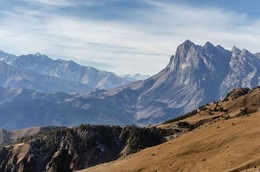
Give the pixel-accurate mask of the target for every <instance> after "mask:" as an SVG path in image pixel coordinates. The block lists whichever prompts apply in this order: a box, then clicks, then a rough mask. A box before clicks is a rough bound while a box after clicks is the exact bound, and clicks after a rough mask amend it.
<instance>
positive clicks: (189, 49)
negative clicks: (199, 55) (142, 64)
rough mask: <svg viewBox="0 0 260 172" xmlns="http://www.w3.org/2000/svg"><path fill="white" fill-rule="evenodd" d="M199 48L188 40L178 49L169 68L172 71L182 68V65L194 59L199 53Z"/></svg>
mask: <svg viewBox="0 0 260 172" xmlns="http://www.w3.org/2000/svg"><path fill="white" fill-rule="evenodd" d="M197 48H198V46H197V45H195V44H194V43H193V42H191V41H190V40H186V41H185V42H183V43H182V44H181V45H179V46H178V47H177V50H176V53H175V56H172V57H171V60H170V64H169V65H168V67H170V69H177V68H179V67H181V66H180V64H183V63H186V62H188V61H190V58H193V57H194V55H195V54H196V52H197ZM181 68H182V67H181Z"/></svg>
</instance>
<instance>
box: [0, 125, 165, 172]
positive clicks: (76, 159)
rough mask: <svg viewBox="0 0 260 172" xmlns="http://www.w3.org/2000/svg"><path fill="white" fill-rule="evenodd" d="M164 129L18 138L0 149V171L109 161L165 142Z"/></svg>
mask: <svg viewBox="0 0 260 172" xmlns="http://www.w3.org/2000/svg"><path fill="white" fill-rule="evenodd" d="M165 133H166V131H165V130H163V129H156V128H136V127H130V126H128V127H125V128H121V127H119V126H115V127H109V126H91V125H81V126H79V127H75V128H72V129H69V128H67V129H57V130H54V131H51V132H43V133H39V134H37V135H34V136H31V137H27V138H23V139H20V141H19V142H18V143H17V144H14V145H10V146H5V147H3V148H1V150H0V171H2V172H9V171H26V172H35V171H38V172H43V171H47V172H57V171H62V172H66V171H73V170H79V169H84V168H87V167H90V166H93V165H97V164H99V163H103V162H107V161H112V160H115V159H117V158H119V157H120V156H122V155H128V154H131V153H133V152H137V151H139V150H141V149H144V148H146V147H149V146H154V145H157V144H160V143H162V142H163V141H164V134H165Z"/></svg>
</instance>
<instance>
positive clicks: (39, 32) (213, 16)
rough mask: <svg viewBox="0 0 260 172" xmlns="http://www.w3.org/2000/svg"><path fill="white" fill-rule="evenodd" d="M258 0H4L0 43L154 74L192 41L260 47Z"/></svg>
mask: <svg viewBox="0 0 260 172" xmlns="http://www.w3.org/2000/svg"><path fill="white" fill-rule="evenodd" d="M259 7H260V2H259V0H250V1H245V0H211V1H209V0H196V1H195V0H0V49H1V50H3V51H6V52H9V53H14V54H16V55H20V54H28V53H36V52H40V53H42V54H46V55H48V56H50V57H52V58H62V59H67V60H74V61H76V62H79V63H80V64H83V65H91V66H94V67H97V68H99V69H104V70H108V71H112V72H116V73H118V74H127V73H132V74H134V73H137V72H138V73H142V74H150V75H152V74H155V73H157V72H159V71H160V70H161V69H163V68H164V67H165V66H166V65H167V63H168V62H169V59H170V56H171V55H172V54H174V53H175V50H176V47H177V46H178V45H179V44H180V43H182V42H183V41H185V40H186V39H190V40H191V41H193V42H194V43H197V44H201V45H203V44H204V43H205V42H207V41H210V42H212V43H213V44H215V45H218V44H220V45H222V46H224V47H225V48H227V49H230V48H231V47H232V46H233V45H235V46H237V47H240V48H246V49H248V50H250V51H252V52H260V46H259V45H260V31H259V28H260V12H259V11H260V10H259Z"/></svg>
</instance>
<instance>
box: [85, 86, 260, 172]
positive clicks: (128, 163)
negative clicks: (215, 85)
mask: <svg viewBox="0 0 260 172" xmlns="http://www.w3.org/2000/svg"><path fill="white" fill-rule="evenodd" d="M216 106H217V109H218V108H220V107H222V108H223V109H224V110H228V111H218V110H216V108H215V107H216ZM259 107H260V89H255V90H254V91H253V92H251V93H250V94H247V95H245V96H242V97H239V98H237V99H233V100H232V99H231V98H230V99H229V100H228V101H226V102H220V103H218V105H217V103H216V104H213V103H212V104H210V105H209V106H207V107H206V108H205V109H204V110H203V111H200V112H199V113H198V114H197V115H195V116H193V117H190V118H187V119H185V120H183V121H188V122H190V123H196V122H198V121H201V120H205V119H212V118H213V117H216V116H218V117H219V118H217V119H215V120H208V121H207V120H205V121H206V122H205V123H204V124H203V125H201V126H200V127H198V128H196V129H195V130H193V131H191V132H188V133H186V134H184V135H182V136H180V137H178V138H176V139H173V140H170V141H168V142H166V143H164V144H161V145H158V146H155V147H151V148H147V149H145V150H143V151H141V152H139V153H136V154H132V155H130V156H127V157H126V158H122V159H119V160H116V161H113V162H110V163H106V164H100V165H98V166H95V167H91V168H88V169H85V170H82V172H140V171H142V172H174V171H187V172H190V171H192V172H204V171H208V172H222V171H248V172H249V171H250V172H253V171H257V172H259V171H260V169H259V168H260V112H259ZM245 108H247V113H246V114H247V115H245V114H244V115H243V116H240V115H239V113H240V112H241V110H243V109H245ZM214 109H215V110H216V111H214ZM248 114H250V115H248ZM227 116H229V117H230V118H226V117H227ZM225 119H226V120H225ZM172 125H174V123H172V124H166V125H160V126H159V127H162V128H170V127H171V126H172Z"/></svg>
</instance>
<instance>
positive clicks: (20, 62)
mask: <svg viewBox="0 0 260 172" xmlns="http://www.w3.org/2000/svg"><path fill="white" fill-rule="evenodd" d="M0 61H2V62H5V63H7V64H8V65H10V66H11V67H12V70H16V75H22V76H23V75H24V73H26V75H27V77H25V79H24V78H23V79H24V80H29V81H28V82H30V84H31V85H34V86H28V84H21V83H20V78H21V76H19V78H15V76H13V75H12V74H13V73H12V74H11V75H10V76H9V75H8V74H9V72H7V71H5V73H7V75H6V76H1V77H2V78H3V77H5V80H8V81H9V82H12V84H8V83H5V84H4V85H3V86H5V87H6V86H8V87H15V88H19V87H22V88H28V89H35V90H37V91H42V92H57V91H63V92H68V93H71V92H80V91H90V90H94V89H111V88H115V87H118V86H121V85H124V84H126V83H129V82H130V81H129V80H127V79H124V78H122V77H119V76H117V75H116V74H114V73H111V72H106V71H102V70H98V69H96V68H93V67H86V66H81V65H79V64H77V63H75V62H73V61H65V60H52V59H50V58H49V57H47V56H46V55H41V54H39V53H37V54H29V55H22V56H19V57H16V56H14V55H10V54H7V53H4V52H2V51H1V52H0ZM2 65H4V64H3V63H2ZM29 75H30V76H29ZM39 76H40V78H39ZM28 77H29V78H30V79H28ZM43 78H45V79H43ZM39 79H41V81H42V83H41V84H40V83H38V80H39ZM17 80H18V81H19V82H17ZM36 81H37V82H36ZM68 83H70V84H68ZM35 85H38V87H37V86H35ZM53 85H60V86H59V87H55V88H54V87H53ZM70 85H71V86H70ZM42 86H44V87H45V88H44V89H42V88H41V87H42ZM63 86H64V87H69V89H64V88H63Z"/></svg>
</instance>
